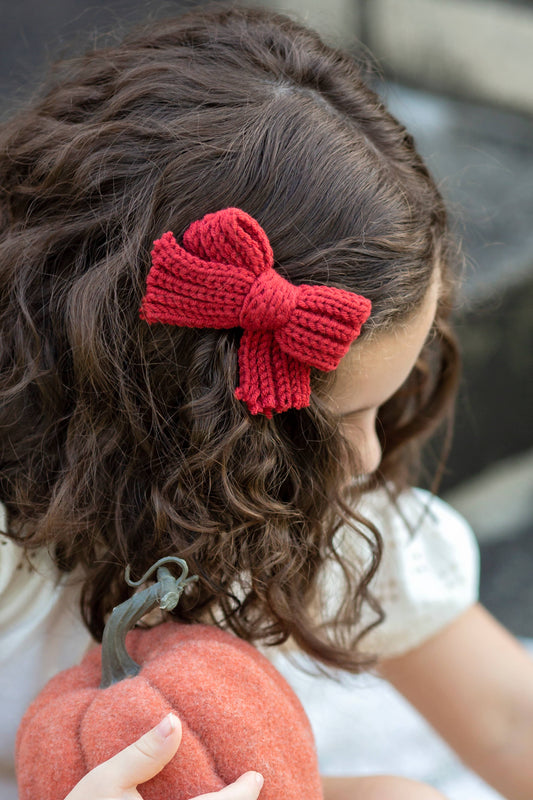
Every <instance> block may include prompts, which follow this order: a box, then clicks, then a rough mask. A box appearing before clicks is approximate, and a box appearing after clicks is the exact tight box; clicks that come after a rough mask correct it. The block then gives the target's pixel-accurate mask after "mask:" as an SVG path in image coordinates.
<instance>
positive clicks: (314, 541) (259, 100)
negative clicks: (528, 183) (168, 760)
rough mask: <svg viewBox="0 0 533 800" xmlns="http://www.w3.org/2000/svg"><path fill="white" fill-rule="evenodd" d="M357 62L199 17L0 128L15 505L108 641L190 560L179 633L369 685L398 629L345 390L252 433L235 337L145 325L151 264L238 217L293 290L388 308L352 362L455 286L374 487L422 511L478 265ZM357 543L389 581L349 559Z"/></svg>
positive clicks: (386, 434)
mask: <svg viewBox="0 0 533 800" xmlns="http://www.w3.org/2000/svg"><path fill="white" fill-rule="evenodd" d="M363 60H364V59H363ZM363 60H361V61H360V62H358V60H357V58H356V57H352V56H350V55H349V54H347V53H345V52H343V51H341V50H338V49H335V48H332V47H331V46H329V45H327V44H326V43H324V42H323V41H322V40H321V38H320V37H319V36H318V34H316V33H314V32H313V31H311V30H308V29H307V28H305V27H303V26H302V25H300V24H299V23H297V22H295V21H293V20H292V19H290V18H289V17H287V16H284V15H279V14H274V13H272V12H269V11H265V10H259V9H254V10H251V9H246V8H243V7H237V8H236V7H229V6H217V7H214V8H212V7H210V8H208V9H205V8H204V9H200V10H193V11H191V12H189V13H187V14H185V15H183V16H180V17H178V18H172V19H164V20H162V21H156V22H150V23H147V24H145V25H143V26H142V27H138V28H136V29H135V30H134V31H133V32H130V33H129V34H127V35H126V36H125V37H124V38H123V40H122V41H120V42H119V43H118V44H117V45H116V46H107V47H105V48H102V49H94V50H93V51H91V52H88V53H86V54H84V55H82V56H81V57H75V58H70V59H66V60H62V61H60V62H59V63H58V64H56V65H55V66H54V69H53V70H52V71H51V73H50V75H49V77H48V79H47V80H46V83H45V84H44V85H43V87H42V88H41V89H40V90H39V91H38V92H37V94H36V95H35V96H34V97H33V98H32V100H31V101H29V102H28V103H27V104H26V106H25V107H24V108H23V109H21V110H19V111H18V113H17V114H15V115H14V116H13V117H12V118H11V119H9V120H8V121H7V122H5V123H4V124H3V125H2V126H1V128H0V185H1V187H2V193H1V197H0V335H1V339H0V403H1V406H0V499H2V501H3V502H4V503H5V506H6V508H7V510H8V516H9V522H10V532H9V535H10V536H11V537H12V538H13V539H15V540H17V541H19V542H20V543H21V544H23V545H24V547H25V548H26V550H27V551H29V550H31V549H34V548H37V547H43V546H45V547H47V548H48V550H49V552H50V554H51V556H52V557H53V559H54V560H55V563H56V564H57V566H58V568H59V571H60V573H61V572H63V573H64V572H71V571H72V570H73V569H74V567H79V568H80V570H81V571H82V573H83V580H84V583H83V591H82V595H81V608H82V613H83V615H84V620H85V622H86V624H87V626H88V628H89V629H90V631H91V632H92V634H93V636H94V637H95V638H96V639H100V637H101V634H102V630H103V625H104V622H105V619H106V616H107V615H108V614H109V612H110V610H111V608H112V607H113V606H114V605H116V604H117V603H118V602H120V601H122V600H123V599H125V597H126V596H127V595H128V594H129V593H131V589H129V588H128V587H127V586H126V585H125V583H124V579H123V575H124V567H125V565H126V564H130V565H131V569H132V573H133V575H134V576H136V577H139V576H140V575H141V574H142V573H143V572H144V571H145V570H146V569H147V568H148V567H149V566H150V565H151V564H152V563H153V562H155V561H156V560H157V559H159V558H161V557H162V556H165V555H169V554H172V555H179V556H181V557H182V558H184V559H186V560H187V562H188V564H189V569H190V571H191V573H197V574H198V575H199V576H200V580H199V581H198V583H196V584H192V585H191V586H190V587H189V589H188V590H187V593H186V594H185V595H184V596H183V598H182V601H181V602H180V605H179V607H178V609H177V610H176V612H174V616H175V617H176V618H178V619H180V620H183V621H188V622H193V621H198V620H203V621H205V620H211V621H217V622H218V624H224V625H226V626H229V627H230V628H231V629H232V630H233V631H234V632H235V633H237V634H238V635H239V636H241V637H244V638H245V639H247V640H249V641H256V642H261V643H263V644H279V643H281V642H283V641H285V640H286V639H287V638H288V637H289V636H292V637H293V639H294V640H295V642H296V643H297V645H298V646H299V647H300V648H302V649H303V650H304V651H306V652H307V653H309V654H311V655H312V656H313V657H315V658H316V659H318V660H319V661H320V662H322V663H323V664H326V665H330V666H331V665H333V666H337V667H341V668H344V669H348V670H351V671H359V670H360V669H363V668H368V666H369V665H371V663H373V661H372V659H371V658H370V657H368V656H363V655H362V654H361V653H360V652H358V648H357V643H358V641H359V640H360V638H361V637H362V636H363V635H364V634H365V632H366V631H368V630H369V628H368V627H367V628H366V629H365V630H359V629H358V626H357V622H358V620H360V616H361V609H362V604H363V603H369V604H370V606H371V607H372V609H374V611H375V614H376V619H375V621H374V622H373V623H372V625H371V626H370V627H373V626H374V625H376V624H378V623H379V622H380V620H381V619H382V618H383V612H382V609H381V608H380V606H379V603H378V602H377V600H376V599H375V598H373V597H372V595H371V593H370V592H369V590H368V584H369V582H370V580H371V578H372V576H373V575H374V573H375V571H376V569H377V567H378V564H379V562H380V558H381V551H382V539H381V536H380V533H379V531H378V530H377V529H376V528H375V527H373V526H372V525H371V524H370V523H365V520H364V519H362V518H361V517H360V516H359V515H358V513H357V498H358V496H360V494H361V492H362V491H364V490H365V489H367V488H368V484H367V485H364V486H352V487H351V488H350V489H349V490H348V491H346V490H342V489H341V487H343V486H345V485H346V479H347V477H348V478H349V476H350V475H352V476H353V475H357V471H358V457H357V453H355V452H354V451H353V449H352V448H351V446H350V444H349V442H348V441H347V440H346V439H345V437H344V435H343V432H342V430H341V426H340V423H339V419H338V418H337V417H336V416H335V415H333V413H332V412H331V411H330V410H329V409H328V403H327V400H328V396H329V393H330V391H331V389H332V387H333V385H334V382H335V372H331V373H323V372H320V371H318V370H316V369H314V368H313V369H312V370H311V389H312V393H311V403H310V405H309V407H307V408H304V409H300V410H291V411H288V412H285V413H283V414H275V415H274V417H273V418H272V419H267V418H266V417H265V416H262V415H257V416H252V415H251V414H250V413H249V412H248V410H247V407H246V405H245V404H244V403H242V402H240V401H238V400H236V399H235V397H234V395H233V392H234V388H235V386H236V385H237V368H238V363H237V350H238V346H239V340H240V336H241V334H242V330H241V329H238V328H234V329H230V330H213V329H189V328H178V327H176V326H169V325H163V324H156V325H152V326H149V325H147V324H146V323H144V322H142V321H141V320H140V319H139V314H138V309H139V305H140V300H141V297H142V295H143V293H144V290H145V288H146V275H147V272H148V269H149V266H150V250H151V246H152V242H153V240H154V239H155V238H157V237H159V236H161V234H162V233H163V232H165V231H167V230H171V231H173V232H174V234H175V235H176V237H177V238H178V239H179V237H180V236H181V235H182V234H183V232H184V231H185V229H186V228H187V227H188V225H189V224H190V223H191V222H192V221H193V220H195V219H199V218H200V217H202V216H203V215H204V214H206V213H208V212H212V211H216V210H218V209H221V208H225V207H228V206H237V207H239V208H242V209H244V210H245V211H246V212H248V213H249V214H251V215H252V216H253V217H255V218H256V219H257V220H258V222H259V223H260V224H261V226H262V227H263V228H264V230H265V231H266V233H267V235H268V237H269V239H270V242H271V244H272V247H273V251H274V255H275V259H276V269H277V270H278V271H279V272H280V274H281V275H283V277H285V278H286V279H288V280H289V281H291V282H292V283H293V284H296V285H298V284H301V283H306V284H326V285H329V286H336V287H339V288H342V289H346V290H349V291H353V292H357V293H360V294H363V295H365V296H366V297H368V298H369V299H370V300H371V301H372V316H371V320H370V321H369V322H368V323H367V324H366V325H365V326H364V327H363V333H362V335H361V337H360V340H358V342H357V343H356V346H358V345H359V341H364V340H365V337H367V336H368V334H369V332H371V333H372V334H374V333H376V332H377V334H379V332H380V331H381V330H385V329H388V328H390V327H391V326H394V325H395V324H397V323H398V321H400V320H403V319H406V318H408V317H409V315H411V314H412V313H413V312H414V311H416V310H417V308H418V307H419V306H420V303H421V301H422V299H423V298H424V296H425V294H426V291H427V288H428V285H429V283H430V279H431V276H432V274H433V272H434V269H435V268H436V266H437V265H438V266H439V268H440V270H441V272H442V276H443V278H444V285H445V287H446V289H447V290H446V291H444V292H442V293H441V299H440V302H439V308H438V312H437V318H436V321H435V325H434V331H433V335H432V336H431V337H430V339H429V340H428V343H427V345H426V346H425V347H424V350H423V352H422V354H421V356H420V358H419V361H418V363H417V365H416V366H415V368H414V370H413V372H412V374H411V375H410V377H409V378H408V380H407V382H406V383H405V385H404V386H403V387H402V388H401V389H400V390H399V391H398V393H397V394H396V395H395V396H394V397H393V398H392V399H391V400H390V401H389V402H387V403H386V405H385V406H384V407H383V408H381V409H380V412H379V430H380V437H381V441H382V445H383V461H382V464H381V468H380V472H379V475H377V476H374V483H381V484H382V485H385V483H386V485H387V486H388V487H389V489H390V490H391V491H392V494H393V495H394V493H395V492H399V491H400V490H401V489H402V488H403V487H405V486H406V485H407V483H408V481H409V480H410V470H412V468H413V465H416V463H417V453H418V451H419V449H420V444H421V442H422V440H424V439H425V438H426V437H427V435H428V434H429V433H430V432H432V431H433V430H434V429H435V428H436V426H437V425H438V423H440V422H441V421H442V420H443V419H444V418H446V417H448V416H449V412H451V408H452V397H453V394H454V389H455V385H456V382H457V373H458V356H457V350H456V346H455V343H454V339H453V336H452V334H451V332H450V330H449V329H448V326H447V321H446V320H447V317H448V315H449V312H450V302H451V301H450V298H451V289H452V288H453V275H454V274H455V272H456V267H457V266H458V264H459V259H460V247H459V246H458V245H457V243H456V241H455V239H454V237H452V235H451V233H450V230H449V226H448V221H447V212H446V209H445V205H444V203H443V200H442V197H441V195H440V193H439V191H438V189H437V187H436V185H435V183H434V181H433V179H432V178H431V176H430V175H429V173H428V170H427V168H426V166H425V165H424V162H423V161H422V159H421V158H420V156H419V155H418V154H417V152H416V150H415V146H414V142H413V138H412V136H410V135H409V133H407V132H406V130H405V128H404V127H403V126H402V125H401V124H400V123H399V122H398V121H397V120H396V119H395V118H394V117H393V116H391V114H390V113H389V112H388V111H387V110H386V109H385V107H384V105H383V103H382V101H381V100H380V99H379V97H378V96H377V94H376V93H375V92H374V91H372V90H371V89H370V88H369V86H368V85H367V82H366V80H364V79H363V70H362V67H361V64H362V63H363ZM345 524H348V525H350V526H351V527H352V528H353V535H354V536H359V537H361V541H362V542H365V547H366V548H367V550H368V553H369V554H370V556H371V566H370V567H366V568H365V569H362V568H361V565H357V564H352V563H347V561H346V560H345V559H344V558H343V557H342V556H341V555H340V554H339V553H338V552H337V550H336V540H335V536H334V535H335V533H336V532H337V530H339V528H340V527H341V526H342V525H345ZM331 560H335V561H336V562H337V563H340V564H341V566H342V568H343V570H344V572H345V574H346V578H347V588H346V595H345V598H344V603H343V604H342V607H341V609H340V610H339V613H338V615H337V617H336V618H335V620H333V621H332V624H331V625H329V626H326V627H324V626H323V625H322V626H320V625H318V623H317V620H316V618H315V616H314V614H313V613H312V612H311V607H312V605H313V599H314V598H315V597H316V591H317V585H318V579H319V576H320V575H321V574H322V570H323V568H324V565H326V564H327V563H328V562H330V561H331ZM347 630H348V631H350V635H346V631H347ZM341 632H344V633H341Z"/></svg>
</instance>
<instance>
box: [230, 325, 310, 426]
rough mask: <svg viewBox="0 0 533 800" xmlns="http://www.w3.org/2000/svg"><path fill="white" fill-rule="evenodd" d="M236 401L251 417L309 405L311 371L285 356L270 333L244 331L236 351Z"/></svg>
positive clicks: (269, 415) (269, 414)
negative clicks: (242, 402) (237, 374)
mask: <svg viewBox="0 0 533 800" xmlns="http://www.w3.org/2000/svg"><path fill="white" fill-rule="evenodd" d="M234 394H235V397H236V398H237V400H244V401H245V403H246V404H247V406H248V409H249V411H250V413H251V414H265V416H267V417H268V418H269V419H271V418H272V412H273V411H275V412H276V413H281V412H282V411H287V410H288V409H289V408H304V407H305V406H308V405H309V398H310V394H311V386H310V368H309V367H308V366H307V365H306V364H303V363H301V362H300V361H297V360H296V359H295V358H293V357H292V356H290V355H288V354H287V353H286V352H284V351H283V350H282V349H281V348H280V346H279V344H278V343H277V341H276V338H275V335H274V332H273V331H250V330H245V331H244V333H243V335H242V337H241V342H240V347H239V386H238V387H237V388H236V389H235V393H234Z"/></svg>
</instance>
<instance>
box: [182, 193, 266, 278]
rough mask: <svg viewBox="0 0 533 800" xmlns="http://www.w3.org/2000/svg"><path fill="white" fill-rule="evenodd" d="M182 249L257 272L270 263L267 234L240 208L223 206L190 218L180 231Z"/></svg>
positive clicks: (256, 273)
mask: <svg viewBox="0 0 533 800" xmlns="http://www.w3.org/2000/svg"><path fill="white" fill-rule="evenodd" d="M183 245H184V247H185V249H186V250H188V251H189V252H191V253H194V254H195V255H197V256H198V257H199V258H203V259H206V260H207V261H218V262H220V263H222V264H231V265H232V266H235V267H240V268H241V269H244V270H247V271H249V272H252V273H253V274H254V275H260V274H261V273H262V272H264V271H265V270H267V269H270V268H271V267H272V265H273V264H274V256H273V253H272V248H271V246H270V242H269V241H268V238H267V235H266V233H265V232H264V230H263V229H262V227H261V226H260V225H258V223H257V222H256V220H255V219H254V218H253V217H251V216H250V215H249V214H247V213H246V212H245V211H242V209H240V208H225V209H224V210H223V211H215V212H214V213H213V214H206V215H205V217H202V219H199V220H197V221H196V222H193V223H192V224H191V225H190V226H189V227H188V228H187V230H186V231H185V233H184V234H183Z"/></svg>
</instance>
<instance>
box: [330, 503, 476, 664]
mask: <svg viewBox="0 0 533 800" xmlns="http://www.w3.org/2000/svg"><path fill="white" fill-rule="evenodd" d="M358 510H359V511H360V512H361V513H362V514H363V515H364V516H366V518H367V519H369V520H371V521H372V522H373V523H374V524H375V525H376V527H377V528H378V530H379V531H380V533H381V535H382V537H383V556H382V560H381V563H380V566H379V568H378V570H377V572H376V574H375V575H374V577H373V579H372V581H371V582H370V585H369V589H370V591H371V592H372V594H373V595H374V596H375V597H376V598H377V599H378V601H379V602H380V604H381V606H382V608H383V610H384V612H385V619H384V621H383V622H381V623H380V624H379V625H378V626H377V627H376V628H374V629H373V630H371V631H370V632H369V633H368V634H367V635H365V636H364V637H363V638H362V639H361V641H360V643H359V650H360V652H362V653H363V652H364V653H366V652H372V653H375V654H378V655H379V656H380V657H383V658H387V657H388V658H391V657H394V656H399V655H402V654H403V653H406V652H407V651H409V650H411V649H412V648H414V647H416V646H417V645H419V644H421V643H422V642H423V641H424V640H426V639H428V638H430V637H431V636H433V635H434V634H436V633H437V632H438V631H439V630H441V629H442V628H444V627H445V626H446V625H448V624H449V623H450V622H452V621H453V620H454V619H455V617H457V616H459V614H461V613H462V612H463V611H465V610H466V609H467V608H468V607H469V606H471V605H472V604H473V603H475V602H477V600H478V597H479V560H480V559H479V547H478V544H477V540H476V538H475V536H474V533H473V532H472V529H471V528H470V526H469V525H468V523H467V522H466V521H465V520H464V519H463V517H461V516H460V514H458V513H457V512H456V511H455V510H454V509H453V508H452V507H451V506H449V505H448V504H447V503H445V502H444V501H443V500H441V499H440V498H438V497H436V496H434V495H432V494H430V493H429V492H427V491H425V490H423V489H410V490H408V491H406V492H404V493H402V494H401V495H400V497H399V498H398V500H397V501H396V504H393V503H392V502H391V500H390V498H389V496H388V494H387V492H386V490H385V489H380V490H378V491H375V492H372V493H370V494H368V495H367V496H366V497H365V498H364V499H363V501H362V502H361V504H360V505H359V506H358ZM337 535H338V536H339V550H340V551H341V552H342V553H343V554H345V555H347V556H348V558H350V559H352V560H354V561H355V562H357V561H359V563H360V564H363V563H364V560H362V559H361V543H362V539H361V537H359V536H358V535H357V534H355V533H354V532H353V531H352V530H351V529H350V528H349V527H348V526H343V527H342V528H341V529H340V530H339V532H338V534H337ZM367 552H368V551H367ZM367 563H368V561H367ZM334 571H335V566H334V565H332V572H330V574H329V575H328V570H325V578H324V581H325V582H324V584H323V590H324V592H325V595H323V597H324V601H325V602H326V604H327V607H328V608H329V609H330V610H331V609H332V606H331V605H330V604H331V603H335V598H337V599H338V597H339V586H340V583H339V581H340V580H341V578H340V572H338V574H337V575H336V576H335V575H333V572H334ZM375 619H376V614H375V612H373V611H372V610H371V609H370V608H369V607H367V606H366V604H365V608H364V612H363V616H362V619H361V624H362V626H363V627H366V625H367V624H368V623H369V622H372V621H373V620H375Z"/></svg>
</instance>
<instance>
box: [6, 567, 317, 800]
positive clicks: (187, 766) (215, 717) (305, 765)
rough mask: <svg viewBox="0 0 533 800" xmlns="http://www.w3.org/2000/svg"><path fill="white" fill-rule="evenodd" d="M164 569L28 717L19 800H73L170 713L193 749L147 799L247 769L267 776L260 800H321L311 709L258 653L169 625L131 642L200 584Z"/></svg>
mask: <svg viewBox="0 0 533 800" xmlns="http://www.w3.org/2000/svg"><path fill="white" fill-rule="evenodd" d="M170 560H172V561H178V562H179V563H180V565H181V566H182V575H181V577H180V578H179V579H178V580H176V579H174V578H173V577H172V575H171V574H170V573H169V571H168V569H167V568H166V567H162V566H160V565H161V564H162V563H163V562H166V561H170ZM156 567H159V569H158V572H157V577H158V582H157V583H156V584H152V585H151V586H150V587H149V588H147V589H145V590H143V591H142V592H139V593H137V594H135V595H133V597H131V598H130V599H129V600H127V601H126V602H125V603H122V604H121V605H120V606H117V608H115V609H114V610H113V614H112V615H111V617H110V619H109V620H108V623H107V625H106V628H105V631H104V637H103V641H102V646H101V647H97V648H94V649H93V650H91V651H90V652H89V653H88V654H87V655H86V656H85V658H84V659H83V660H82V662H81V663H80V664H79V665H78V666H75V667H72V668H70V669H67V670H65V671H64V672H61V673H59V674H58V675H56V676H55V677H54V678H52V680H50V681H49V682H48V683H47V685H46V686H45V687H44V689H43V690H42V692H41V693H40V694H39V696H38V697H37V698H36V699H35V700H34V701H33V703H32V704H31V705H30V706H29V708H28V710H27V711H26V714H25V715H24V717H23V719H22V722H21V724H20V727H19V730H18V733H17V741H16V770H17V781H18V787H19V800H36V798H39V800H64V798H65V797H66V795H67V794H68V792H69V791H70V790H71V789H72V788H73V787H74V786H75V785H76V783H77V782H78V781H79V780H80V779H81V778H82V777H83V775H85V774H86V773H87V772H88V771H89V770H91V769H92V768H93V767H95V766H96V765H97V764H99V763H101V762H102V761H105V760H107V759H108V758H110V757H111V756H112V755H114V754H115V753H117V752H118V751H119V750H122V748H124V747H125V746H126V745H128V744H131V743H132V742H133V741H135V740H136V739H137V738H138V737H139V736H141V735H142V734H143V733H144V732H146V731H147V730H148V729H149V728H151V727H152V726H154V725H156V724H157V722H158V721H159V720H160V719H161V718H162V717H163V716H164V715H165V714H166V713H168V712H169V711H174V712H175V713H176V714H177V715H178V716H179V718H180V720H181V723H182V729H183V737H182V742H181V745H180V747H179V749H178V752H177V754H176V755H175V756H174V758H173V759H172V760H171V761H170V762H169V764H167V766H166V767H165V768H164V769H163V770H162V771H161V772H160V773H159V774H158V775H156V776H155V777H154V778H152V779H151V780H150V781H147V782H146V783H144V784H142V785H141V787H140V793H141V795H142V797H143V798H144V800H169V798H172V800H188V798H192V797H196V796H197V795H200V794H203V793H206V792H212V791H217V790H218V789H221V788H222V787H223V786H225V785H227V784H228V783H231V782H232V781H234V780H236V778H237V777H238V776H239V775H241V774H242V773H243V772H246V771H247V770H257V771H259V772H261V773H262V774H263V775H264V777H265V783H264V787H263V789H262V791H261V795H260V798H261V800H279V798H280V797H281V798H283V799H284V800H319V799H320V798H322V789H321V782H320V777H319V772H318V764H317V758H316V751H315V746H314V741H313V735H312V731H311V728H310V725H309V722H308V720H307V717H306V715H305V712H304V710H303V707H302V706H301V704H300V701H299V700H298V698H297V697H296V695H295V694H294V692H293V691H292V689H291V688H290V686H289V685H288V683H287V682H286V681H285V679H284V678H283V677H282V676H281V675H280V674H279V673H278V672H277V670H276V669H275V668H274V667H273V666H272V665H271V664H270V662H269V661H268V660H267V659H266V658H265V657H264V656H263V655H262V654H261V653H259V652H258V651H257V650H256V649H255V648H254V647H252V646H251V645H250V644H248V643H246V642H244V641H242V640H241V639H238V638H237V637H236V636H234V635H233V634H230V633H228V632H225V631H221V630H219V629H218V628H216V627H214V626H212V625H181V624H178V623H173V622H166V623H163V624H161V625H158V626H157V627H155V628H151V629H140V628H137V629H136V630H132V631H129V632H128V629H129V627H131V626H132V625H133V624H134V623H135V622H136V621H137V620H138V619H140V618H141V617H142V616H144V614H146V613H147V612H148V611H149V610H150V609H151V608H154V607H155V605H156V604H159V605H160V607H161V608H173V607H174V606H175V605H176V603H177V601H178V599H179V595H180V594H181V592H182V591H183V588H184V586H185V585H186V584H187V583H189V582H190V581H191V580H195V579H196V576H195V577H194V578H188V579H186V576H187V567H186V564H185V562H183V561H182V560H181V559H170V558H169V559H161V561H159V562H157V564H156V565H154V567H153V568H152V570H151V571H153V570H154V569H155V568H156ZM148 574H149V573H148ZM146 577H147V576H145V578H143V580H145V579H146ZM127 579H128V578H127ZM140 583H141V581H139V582H138V583H137V584H132V583H131V582H130V584H131V585H139V584H140ZM126 644H127V647H128V650H129V651H130V652H131V654H132V655H133V657H134V658H135V659H136V661H138V662H139V663H138V664H137V663H136V662H135V661H134V660H133V659H132V658H131V657H130V656H129V655H128V652H127V650H126V646H125V645H126ZM101 678H102V682H101V683H100V680H101Z"/></svg>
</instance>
